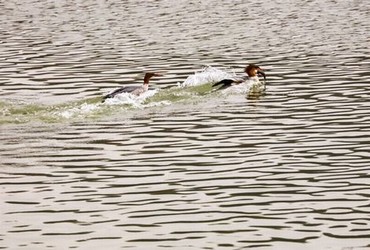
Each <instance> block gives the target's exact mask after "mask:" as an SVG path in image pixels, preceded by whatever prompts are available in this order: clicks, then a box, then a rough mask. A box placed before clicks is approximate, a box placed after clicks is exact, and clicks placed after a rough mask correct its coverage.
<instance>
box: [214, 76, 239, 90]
mask: <svg viewBox="0 0 370 250" xmlns="http://www.w3.org/2000/svg"><path fill="white" fill-rule="evenodd" d="M234 82H236V81H235V80H232V79H224V80H222V81H219V82H216V83H214V84H213V85H212V87H215V86H219V85H221V86H220V87H219V88H218V89H217V90H221V89H226V88H228V87H230V86H231V85H232V84H233V83H234Z"/></svg>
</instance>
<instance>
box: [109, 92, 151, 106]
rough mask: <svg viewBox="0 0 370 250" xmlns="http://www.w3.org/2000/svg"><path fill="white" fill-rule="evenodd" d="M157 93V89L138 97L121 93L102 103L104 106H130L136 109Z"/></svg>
mask: <svg viewBox="0 0 370 250" xmlns="http://www.w3.org/2000/svg"><path fill="white" fill-rule="evenodd" d="M157 92H158V90H157V89H153V90H152V89H150V90H148V91H147V92H145V93H143V94H142V95H140V96H136V95H132V94H130V93H121V94H118V95H116V96H115V97H114V98H108V99H106V100H105V101H104V104H106V105H125V104H127V105H131V106H133V107H136V108H142V107H143V103H144V102H145V101H146V100H147V99H148V98H150V97H152V96H154V95H155V94H156V93H157Z"/></svg>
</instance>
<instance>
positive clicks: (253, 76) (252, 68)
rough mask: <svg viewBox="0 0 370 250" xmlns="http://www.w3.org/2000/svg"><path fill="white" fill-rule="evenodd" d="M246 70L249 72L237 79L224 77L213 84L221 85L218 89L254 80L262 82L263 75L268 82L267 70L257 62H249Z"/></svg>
mask: <svg viewBox="0 0 370 250" xmlns="http://www.w3.org/2000/svg"><path fill="white" fill-rule="evenodd" d="M244 72H245V73H246V74H247V75H245V76H242V77H240V78H237V79H223V80H221V81H219V82H216V83H214V84H213V85H212V87H216V86H220V87H219V88H218V89H216V90H222V89H227V88H229V87H231V86H235V85H238V84H242V83H245V82H252V83H253V84H257V83H258V84H261V82H260V80H259V78H258V77H259V76H262V77H263V79H264V83H265V82H266V74H265V72H264V71H263V70H262V69H261V68H260V67H259V66H257V65H256V64H249V65H248V66H246V67H245V69H244Z"/></svg>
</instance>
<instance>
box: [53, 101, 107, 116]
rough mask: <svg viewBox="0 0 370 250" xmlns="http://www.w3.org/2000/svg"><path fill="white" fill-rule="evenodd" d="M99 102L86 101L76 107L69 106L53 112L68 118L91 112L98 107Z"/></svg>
mask: <svg viewBox="0 0 370 250" xmlns="http://www.w3.org/2000/svg"><path fill="white" fill-rule="evenodd" d="M99 105H100V104H88V103H83V104H81V105H79V106H77V107H73V108H69V109H67V110H63V111H56V112H54V114H55V115H57V116H60V117H63V118H66V119H70V118H73V117H78V116H86V115H88V114H91V113H93V112H94V111H96V110H97V109H98V108H99Z"/></svg>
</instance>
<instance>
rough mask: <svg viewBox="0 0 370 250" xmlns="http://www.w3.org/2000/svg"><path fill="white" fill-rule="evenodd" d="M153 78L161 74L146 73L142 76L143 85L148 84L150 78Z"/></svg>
mask: <svg viewBox="0 0 370 250" xmlns="http://www.w3.org/2000/svg"><path fill="white" fill-rule="evenodd" d="M153 76H162V74H160V73H157V72H148V73H145V76H144V83H145V84H148V83H149V80H150V78H152V77H153Z"/></svg>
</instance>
